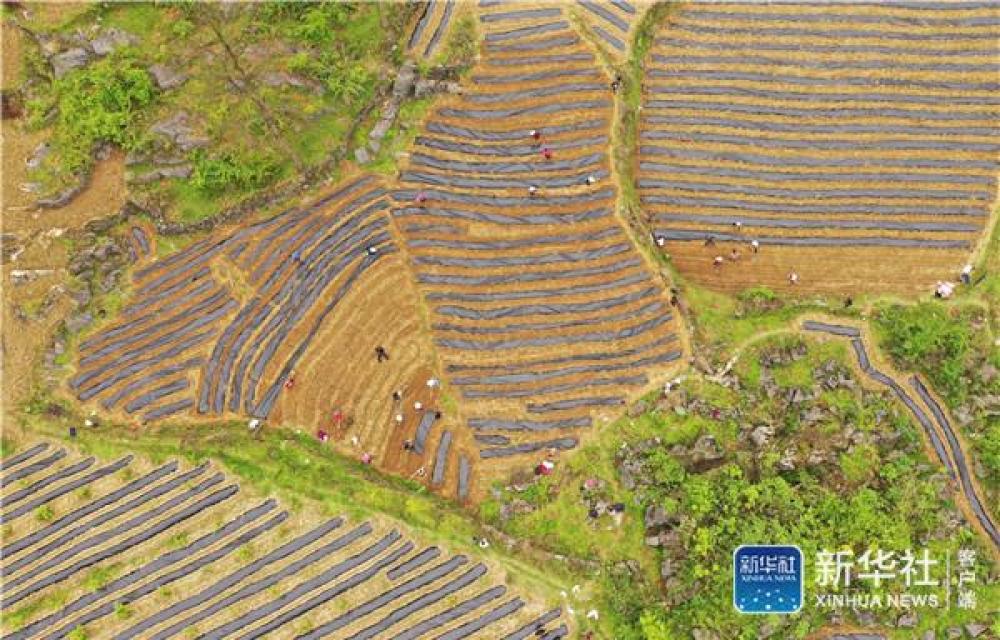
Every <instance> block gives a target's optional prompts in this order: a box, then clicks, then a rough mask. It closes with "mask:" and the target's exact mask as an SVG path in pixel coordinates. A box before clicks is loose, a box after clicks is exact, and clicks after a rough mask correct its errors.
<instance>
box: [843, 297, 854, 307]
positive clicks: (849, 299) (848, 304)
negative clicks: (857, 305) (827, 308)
mask: <svg viewBox="0 0 1000 640" xmlns="http://www.w3.org/2000/svg"><path fill="white" fill-rule="evenodd" d="M853 306H854V298H852V297H851V296H847V297H846V298H844V308H845V309H850V308H851V307H853Z"/></svg>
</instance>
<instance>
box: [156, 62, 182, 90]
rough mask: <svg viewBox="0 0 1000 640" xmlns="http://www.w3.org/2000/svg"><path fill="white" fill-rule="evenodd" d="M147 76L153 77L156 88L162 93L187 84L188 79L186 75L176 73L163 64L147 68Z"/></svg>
mask: <svg viewBox="0 0 1000 640" xmlns="http://www.w3.org/2000/svg"><path fill="white" fill-rule="evenodd" d="M149 74H150V75H151V76H153V81H154V82H155V83H156V86H157V87H159V88H160V89H161V90H163V91H166V90H168V89H173V88H174V87H179V86H181V85H182V84H184V83H185V82H187V79H188V76H187V75H186V74H184V73H181V72H180V71H176V70H175V69H172V68H171V67H168V66H167V65H165V64H154V65H153V66H151V67H150V68H149Z"/></svg>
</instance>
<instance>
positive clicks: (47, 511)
mask: <svg viewBox="0 0 1000 640" xmlns="http://www.w3.org/2000/svg"><path fill="white" fill-rule="evenodd" d="M55 515H56V514H55V512H54V511H52V507H50V506H49V505H47V504H46V505H42V506H40V507H38V509H37V510H36V511H35V519H37V520H38V521H39V522H50V521H51V520H52V518H54V517H55Z"/></svg>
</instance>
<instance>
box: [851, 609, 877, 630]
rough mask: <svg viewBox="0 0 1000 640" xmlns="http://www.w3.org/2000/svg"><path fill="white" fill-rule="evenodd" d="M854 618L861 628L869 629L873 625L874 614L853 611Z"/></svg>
mask: <svg viewBox="0 0 1000 640" xmlns="http://www.w3.org/2000/svg"><path fill="white" fill-rule="evenodd" d="M854 617H855V618H856V619H857V621H858V624H859V625H861V626H862V627H870V626H872V625H874V624H875V614H873V613H872V612H871V611H855V612H854Z"/></svg>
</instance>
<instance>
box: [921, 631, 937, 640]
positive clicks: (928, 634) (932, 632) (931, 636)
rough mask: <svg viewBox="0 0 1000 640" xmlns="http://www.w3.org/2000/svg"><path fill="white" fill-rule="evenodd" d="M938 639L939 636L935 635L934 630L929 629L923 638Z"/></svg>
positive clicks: (922, 639)
mask: <svg viewBox="0 0 1000 640" xmlns="http://www.w3.org/2000/svg"><path fill="white" fill-rule="evenodd" d="M936 638H937V634H936V633H934V630H933V629H928V630H927V631H924V635H923V636H921V640H936Z"/></svg>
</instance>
